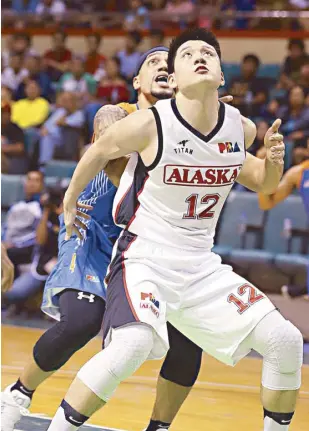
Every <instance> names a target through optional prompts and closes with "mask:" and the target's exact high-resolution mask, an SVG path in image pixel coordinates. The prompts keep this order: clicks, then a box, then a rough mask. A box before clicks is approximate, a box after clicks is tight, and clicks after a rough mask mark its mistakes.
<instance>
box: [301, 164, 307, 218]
mask: <svg viewBox="0 0 309 431" xmlns="http://www.w3.org/2000/svg"><path fill="white" fill-rule="evenodd" d="M299 193H300V195H301V197H302V199H303V202H304V206H305V210H306V213H307V217H308V221H309V161H308V162H305V163H304V170H303V174H302V178H301V182H300V185H299Z"/></svg>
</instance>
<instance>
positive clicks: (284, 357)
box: [49, 29, 303, 431]
mask: <svg viewBox="0 0 309 431" xmlns="http://www.w3.org/2000/svg"><path fill="white" fill-rule="evenodd" d="M220 57H221V54H220V46H219V43H218V41H217V39H216V38H215V36H214V35H213V34H212V33H210V32H208V31H206V30H203V29H195V30H187V31H185V32H184V33H182V34H181V35H180V36H178V37H177V38H176V39H175V40H174V41H173V42H172V44H171V46H170V51H169V55H168V68H169V83H170V85H171V87H172V88H174V89H175V91H176V98H175V100H165V101H160V102H158V103H157V104H156V105H155V107H153V108H151V109H149V110H145V111H139V112H137V113H134V114H132V115H130V116H129V117H127V118H125V119H123V120H121V121H120V122H119V123H117V124H116V125H115V126H112V127H111V128H110V129H108V130H107V132H106V134H105V135H104V136H103V137H101V138H100V139H98V140H97V141H96V142H95V144H94V145H93V146H92V148H90V149H89V150H88V152H87V153H86V154H85V155H84V157H83V158H82V160H81V161H80V163H79V165H78V167H77V169H76V170H75V173H74V176H73V179H72V182H71V184H70V187H69V189H68V192H67V194H66V197H65V201H64V211H65V221H66V228H67V236H68V237H70V235H71V233H72V226H73V223H74V219H75V215H76V200H77V198H78V195H79V193H80V191H81V190H82V189H83V188H84V187H85V185H86V184H87V183H88V182H89V181H90V180H91V178H92V177H93V176H94V175H95V174H96V173H97V172H99V171H100V170H101V169H102V168H103V167H104V166H105V164H106V163H107V162H108V161H109V160H113V159H116V158H118V157H122V156H124V155H127V154H132V153H134V154H133V156H131V158H130V161H129V163H128V165H127V168H126V171H125V172H124V174H123V176H122V179H121V182H120V187H119V190H118V192H117V194H118V196H117V195H116V201H115V204H114V218H115V221H116V223H118V224H119V225H120V226H123V227H124V231H123V233H122V234H121V235H120V237H119V239H118V241H117V243H116V244H115V247H114V251H113V259H112V262H111V265H110V268H109V274H108V276H107V283H108V289H107V311H106V316H105V320H104V326H105V328H104V330H105V337H106V338H105V344H106V346H107V347H106V348H105V349H104V350H103V351H102V352H100V353H98V354H97V355H96V356H94V357H93V358H92V359H91V360H90V361H89V362H88V363H87V364H86V365H85V366H84V367H83V368H82V369H81V370H80V372H79V373H78V376H77V378H76V379H75V380H74V382H73V384H72V385H71V388H70V389H69V392H68V393H67V395H66V397H65V401H63V403H62V405H61V407H60V408H59V409H58V411H57V413H56V415H55V417H54V419H53V421H52V423H51V425H50V427H49V430H50V431H72V430H76V429H78V427H79V426H80V425H81V424H82V423H83V422H84V421H85V420H87V419H88V417H89V416H91V415H92V414H93V413H94V412H95V411H96V410H98V408H100V407H102V406H103V405H104V404H105V403H106V402H107V401H108V400H109V398H110V397H111V396H112V394H113V392H114V390H115V389H116V387H117V386H118V384H119V383H120V382H121V381H122V380H124V379H126V378H127V377H129V376H130V375H131V374H133V373H134V372H135V371H136V370H137V369H138V368H139V366H140V365H141V364H142V363H143V362H144V361H145V360H146V359H148V358H160V357H162V356H164V354H165V353H166V351H167V349H168V338H167V330H166V321H167V320H168V321H170V322H171V323H172V324H173V325H174V326H175V327H176V328H177V329H178V330H180V332H182V333H183V334H185V335H186V336H187V337H188V338H189V339H191V340H192V341H194V343H196V344H197V345H199V346H200V347H201V348H203V349H204V350H205V352H207V353H209V354H210V355H212V356H214V357H215V358H217V359H218V360H220V361H222V362H223V363H225V364H228V365H235V364H236V363H237V362H238V361H239V360H240V359H241V358H242V357H244V356H245V355H247V354H248V353H249V351H250V350H252V349H254V350H256V351H258V352H259V353H260V354H261V355H262V356H263V375H262V389H261V400H262V404H263V408H264V431H286V430H288V429H289V424H290V422H291V420H292V417H293V413H294V409H295V404H296V399H297V393H298V390H299V387H300V384H301V365H302V356H303V345H302V336H301V334H300V332H299V331H298V329H297V328H295V326H293V325H292V324H291V323H290V322H289V321H287V320H285V319H284V318H283V317H282V316H281V314H280V313H279V312H278V311H277V310H276V309H275V307H274V305H273V304H272V303H271V302H270V301H269V299H268V298H267V297H266V296H265V295H264V294H263V293H262V292H261V291H259V290H258V289H257V288H256V287H254V286H252V285H251V284H250V283H249V282H248V281H246V280H245V279H243V278H242V277H240V276H238V275H237V274H235V273H234V272H233V271H232V268H231V267H229V266H226V265H222V263H221V260H220V257H219V256H217V255H215V254H214V253H212V252H211V248H212V246H213V237H214V234H215V226H216V222H217V220H218V217H219V215H220V211H221V208H222V206H223V204H224V201H225V199H226V197H227V196H228V193H229V191H230V189H231V187H232V185H233V183H234V182H235V181H236V180H237V181H238V182H239V183H241V184H243V185H244V186H246V187H248V188H249V189H251V190H253V191H259V192H263V193H266V194H270V193H272V192H273V191H274V190H275V189H276V188H277V186H278V183H279V181H280V178H281V176H282V170H283V157H284V144H283V142H282V140H283V137H282V135H280V134H279V133H278V128H279V126H280V123H281V122H280V120H276V121H275V122H274V124H273V125H272V127H271V128H270V129H269V130H268V132H267V133H266V135H265V146H266V158H265V160H259V159H257V158H255V157H254V156H252V155H250V154H247V155H246V147H249V146H250V145H251V144H252V142H253V140H254V137H255V133H256V132H255V127H254V125H253V124H252V123H251V122H250V121H249V120H247V119H244V118H242V117H241V115H240V113H239V111H238V110H236V109H235V108H233V107H230V106H228V105H223V104H221V103H219V102H218V92H217V89H218V87H219V86H220V85H223V84H224V78H223V74H222V72H221V62H220ZM128 180H130V182H131V185H130V186H129V187H128ZM124 185H126V187H125V190H124ZM231 229H233V226H231ZM76 413H78V414H79V416H78V417H79V418H81V417H82V420H81V421H79V423H78V422H77V421H75V423H73V422H72V420H70V421H69V420H67V419H72V418H74V415H76Z"/></svg>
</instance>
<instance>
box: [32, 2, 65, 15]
mask: <svg viewBox="0 0 309 431" xmlns="http://www.w3.org/2000/svg"><path fill="white" fill-rule="evenodd" d="M65 11H66V7H65V4H64V2H63V1H61V0H40V2H39V4H38V5H37V7H36V10H35V12H36V14H37V15H44V16H52V17H53V18H55V19H57V18H61V17H62V15H63V14H64V13H65Z"/></svg>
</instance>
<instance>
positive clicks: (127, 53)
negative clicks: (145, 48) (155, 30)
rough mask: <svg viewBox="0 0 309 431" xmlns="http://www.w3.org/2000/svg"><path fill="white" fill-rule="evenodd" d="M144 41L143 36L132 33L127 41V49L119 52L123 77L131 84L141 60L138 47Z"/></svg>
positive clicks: (136, 32) (135, 32) (128, 35)
mask: <svg viewBox="0 0 309 431" xmlns="http://www.w3.org/2000/svg"><path fill="white" fill-rule="evenodd" d="M141 41H142V36H141V34H140V33H139V32H138V31H130V32H129V33H128V34H127V37H126V40H125V48H124V50H122V51H119V52H118V53H117V54H116V56H117V57H118V58H119V60H120V72H121V75H122V76H123V77H124V78H125V79H126V80H127V81H128V82H130V81H131V80H132V78H133V75H134V72H135V69H136V65H137V63H138V60H139V58H140V55H141V54H140V52H138V50H137V49H138V46H139V44H140V43H141Z"/></svg>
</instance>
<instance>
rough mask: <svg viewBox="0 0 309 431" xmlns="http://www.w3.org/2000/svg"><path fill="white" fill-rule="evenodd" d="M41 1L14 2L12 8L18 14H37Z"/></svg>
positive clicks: (20, 0) (18, 0)
mask: <svg viewBox="0 0 309 431" xmlns="http://www.w3.org/2000/svg"><path fill="white" fill-rule="evenodd" d="M38 3H39V0H26V1H25V0H13V1H12V8H13V10H14V11H15V12H17V13H19V14H20V13H29V14H30V13H31V14H33V13H35V11H36V8H37V5H38Z"/></svg>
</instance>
